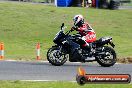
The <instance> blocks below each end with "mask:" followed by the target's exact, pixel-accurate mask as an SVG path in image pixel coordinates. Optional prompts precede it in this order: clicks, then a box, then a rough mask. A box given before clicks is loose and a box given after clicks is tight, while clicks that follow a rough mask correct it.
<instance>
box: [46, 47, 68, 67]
mask: <svg viewBox="0 0 132 88" xmlns="http://www.w3.org/2000/svg"><path fill="white" fill-rule="evenodd" d="M47 60H48V61H49V63H51V64H52V65H54V66H61V65H63V64H64V63H65V62H66V61H67V55H66V54H63V53H62V52H61V51H60V48H59V47H58V46H53V47H51V48H50V49H49V50H48V52H47Z"/></svg>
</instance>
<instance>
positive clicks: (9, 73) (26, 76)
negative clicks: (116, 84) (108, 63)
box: [0, 61, 132, 81]
mask: <svg viewBox="0 0 132 88" xmlns="http://www.w3.org/2000/svg"><path fill="white" fill-rule="evenodd" d="M79 66H82V67H83V68H84V69H85V70H86V72H87V73H88V74H92V73H94V74H130V75H131V76H132V68H131V67H132V64H115V65H114V66H112V67H101V66H100V65H98V64H97V63H69V62H67V63H65V64H64V65H63V66H52V65H51V64H49V63H48V62H37V61H36V62H29V61H28V62H26V61H0V80H42V81H54V80H55V81H56V80H59V81H75V80H76V74H77V69H78V67H79Z"/></svg>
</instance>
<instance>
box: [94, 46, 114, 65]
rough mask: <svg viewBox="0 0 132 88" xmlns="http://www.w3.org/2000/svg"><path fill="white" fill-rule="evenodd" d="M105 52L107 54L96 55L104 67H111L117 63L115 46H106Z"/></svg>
mask: <svg viewBox="0 0 132 88" xmlns="http://www.w3.org/2000/svg"><path fill="white" fill-rule="evenodd" d="M103 52H105V54H106V55H102V56H99V57H98V56H96V57H95V58H96V60H97V62H98V63H99V64H100V65H101V66H103V67H110V66H113V65H114V64H115V63H116V53H115V51H114V49H113V48H111V47H108V46H105V47H104V50H103Z"/></svg>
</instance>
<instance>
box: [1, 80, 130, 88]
mask: <svg viewBox="0 0 132 88" xmlns="http://www.w3.org/2000/svg"><path fill="white" fill-rule="evenodd" d="M0 88H132V84H111V85H109V84H86V85H84V86H80V85H78V84H77V83H73V82H21V81H0Z"/></svg>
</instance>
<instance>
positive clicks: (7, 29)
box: [0, 2, 132, 60]
mask: <svg viewBox="0 0 132 88" xmlns="http://www.w3.org/2000/svg"><path fill="white" fill-rule="evenodd" d="M75 14H82V15H83V16H84V17H85V21H88V22H89V23H90V24H91V25H92V27H93V28H94V30H95V31H96V34H97V38H100V37H102V36H112V37H113V41H114V43H115V44H116V48H115V50H116V52H117V55H118V57H125V56H132V51H131V50H132V10H106V9H93V8H91V9H90V8H77V7H70V8H64V7H63V8H62V7H54V6H47V5H43V4H32V3H12V2H0V42H4V44H5V58H6V59H22V60H35V57H36V52H35V46H36V43H37V42H40V43H41V57H42V59H45V58H46V52H47V50H48V48H50V47H51V46H52V45H53V42H52V40H53V38H54V36H55V34H56V33H57V32H58V30H59V27H60V25H61V23H62V22H64V23H65V25H66V26H67V27H68V29H69V28H70V27H71V26H72V18H73V16H74V15H75Z"/></svg>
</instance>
